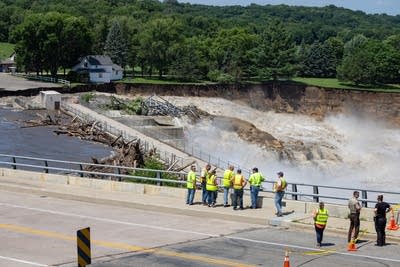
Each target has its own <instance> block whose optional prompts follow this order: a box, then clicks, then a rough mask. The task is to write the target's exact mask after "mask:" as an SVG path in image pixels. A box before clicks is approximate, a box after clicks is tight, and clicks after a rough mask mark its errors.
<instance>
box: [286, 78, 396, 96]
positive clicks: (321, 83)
mask: <svg viewBox="0 0 400 267" xmlns="http://www.w3.org/2000/svg"><path fill="white" fill-rule="evenodd" d="M293 81H295V82H299V83H304V84H307V85H314V86H318V87H324V88H336V89H349V90H362V91H374V92H396V93H400V85H399V84H390V85H369V86H364V85H354V84H351V83H342V82H339V81H338V79H331V78H300V77H297V78H294V79H293Z"/></svg>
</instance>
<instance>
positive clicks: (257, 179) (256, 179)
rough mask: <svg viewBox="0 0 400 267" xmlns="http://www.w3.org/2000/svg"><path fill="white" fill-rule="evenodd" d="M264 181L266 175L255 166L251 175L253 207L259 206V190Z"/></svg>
mask: <svg viewBox="0 0 400 267" xmlns="http://www.w3.org/2000/svg"><path fill="white" fill-rule="evenodd" d="M262 182H264V176H263V175H262V174H261V173H260V172H258V168H253V173H252V174H251V175H250V177H249V184H250V194H251V207H250V208H251V209H256V208H257V199H258V192H259V191H260V187H261V183H262Z"/></svg>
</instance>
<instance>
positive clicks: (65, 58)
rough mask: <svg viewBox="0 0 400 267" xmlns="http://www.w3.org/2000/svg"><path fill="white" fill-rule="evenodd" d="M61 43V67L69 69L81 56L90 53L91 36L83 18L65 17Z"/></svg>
mask: <svg viewBox="0 0 400 267" xmlns="http://www.w3.org/2000/svg"><path fill="white" fill-rule="evenodd" d="M63 39H64V40H63V43H62V45H61V49H62V52H61V55H62V62H61V66H62V67H63V68H64V74H65V69H66V68H69V67H71V66H73V65H75V63H76V62H77V61H78V59H79V58H80V57H82V56H85V55H87V54H89V53H90V51H91V47H92V43H93V41H92V35H91V31H90V29H89V25H88V23H87V21H86V19H84V18H83V17H79V18H77V17H66V18H65V20H64V29H63Z"/></svg>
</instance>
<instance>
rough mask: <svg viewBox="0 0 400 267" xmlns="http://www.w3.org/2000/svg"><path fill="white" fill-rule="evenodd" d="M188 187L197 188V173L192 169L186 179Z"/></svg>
mask: <svg viewBox="0 0 400 267" xmlns="http://www.w3.org/2000/svg"><path fill="white" fill-rule="evenodd" d="M186 182H187V183H186V187H187V188H188V189H195V188H196V174H195V173H194V171H190V172H189V173H188V175H187V180H186Z"/></svg>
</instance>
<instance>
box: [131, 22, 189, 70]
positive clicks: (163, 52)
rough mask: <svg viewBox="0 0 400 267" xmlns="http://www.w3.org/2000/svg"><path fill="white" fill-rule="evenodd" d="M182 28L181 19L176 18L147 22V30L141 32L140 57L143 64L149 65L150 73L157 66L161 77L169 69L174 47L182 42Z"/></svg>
mask: <svg viewBox="0 0 400 267" xmlns="http://www.w3.org/2000/svg"><path fill="white" fill-rule="evenodd" d="M181 30H182V23H181V21H180V20H177V19H174V18H160V19H155V20H153V21H150V22H149V23H147V24H146V26H145V30H144V31H143V32H141V33H140V49H141V53H139V54H138V57H139V58H140V60H141V62H142V65H143V66H144V65H147V66H148V68H149V70H150V71H149V72H150V74H151V73H152V69H153V68H156V69H157V70H158V76H159V77H160V78H161V77H162V76H163V74H164V73H165V72H166V71H167V68H168V66H169V64H170V63H171V59H172V57H171V52H172V47H173V46H174V45H175V44H176V43H180V42H181V36H180V35H179V33H180V32H181Z"/></svg>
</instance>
